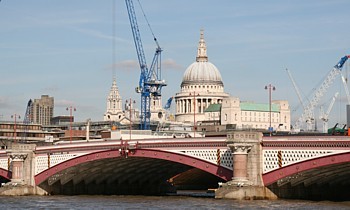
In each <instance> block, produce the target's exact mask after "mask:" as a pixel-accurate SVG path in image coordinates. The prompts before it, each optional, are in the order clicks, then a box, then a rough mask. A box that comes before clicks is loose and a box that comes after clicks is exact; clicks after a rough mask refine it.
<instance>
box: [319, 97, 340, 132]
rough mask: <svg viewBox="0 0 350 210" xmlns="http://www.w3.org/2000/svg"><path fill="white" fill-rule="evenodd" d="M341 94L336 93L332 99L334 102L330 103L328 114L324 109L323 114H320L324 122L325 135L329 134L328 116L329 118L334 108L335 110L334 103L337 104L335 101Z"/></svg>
mask: <svg viewBox="0 0 350 210" xmlns="http://www.w3.org/2000/svg"><path fill="white" fill-rule="evenodd" d="M338 95H339V93H338V92H336V93H335V94H334V96H333V98H332V101H331V102H330V104H329V106H328V109H327V111H326V112H324V111H323V108H322V107H321V114H320V119H321V120H322V121H323V130H322V132H323V133H327V132H328V120H329V119H328V116H329V113H330V112H331V110H332V108H333V105H334V102H335V99H336V98H337V97H338Z"/></svg>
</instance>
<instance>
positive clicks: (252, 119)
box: [175, 30, 291, 131]
mask: <svg viewBox="0 0 350 210" xmlns="http://www.w3.org/2000/svg"><path fill="white" fill-rule="evenodd" d="M175 103H176V113H175V119H176V121H178V122H187V123H191V124H193V125H196V126H197V125H210V124H211V125H213V126H214V125H215V126H217V125H221V127H222V128H224V127H225V128H232V129H262V130H268V129H269V127H272V129H273V130H274V131H290V120H291V119H290V108H289V104H288V101H285V100H275V101H272V103H271V110H270V104H263V103H254V102H243V101H240V99H239V98H238V97H232V96H230V95H229V94H227V93H225V92H224V84H223V81H222V78H221V74H220V72H219V70H218V69H217V68H216V67H215V65H214V64H212V63H210V62H209V61H208V56H207V47H206V43H205V40H204V34H203V30H202V31H201V34H200V40H199V44H198V51H197V57H196V61H195V62H194V63H192V64H191V65H190V66H189V67H188V68H187V69H186V71H185V73H184V75H183V79H182V83H181V91H180V93H177V94H176V96H175ZM270 116H271V120H270ZM225 125H226V126H225Z"/></svg>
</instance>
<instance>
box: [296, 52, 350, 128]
mask: <svg viewBox="0 0 350 210" xmlns="http://www.w3.org/2000/svg"><path fill="white" fill-rule="evenodd" d="M349 57H350V55H346V56H344V57H342V58H341V59H340V61H339V62H338V63H337V64H336V65H335V66H334V67H333V69H332V70H331V71H330V72H329V73H328V75H327V77H326V79H325V80H324V81H323V82H322V84H321V86H320V87H319V88H318V89H317V90H316V91H315V93H314V96H313V97H312V99H311V100H310V102H309V103H308V105H307V106H306V107H305V109H304V111H303V113H302V115H301V116H300V117H299V118H298V120H297V121H296V122H295V124H294V126H293V128H292V132H300V129H301V126H302V123H305V122H306V123H307V130H312V123H313V120H312V119H313V112H314V109H315V107H316V106H317V104H318V102H319V101H320V99H321V98H322V97H323V95H324V94H325V93H326V92H327V90H328V88H329V87H330V86H331V85H332V84H333V82H334V80H335V78H336V76H337V75H338V74H339V73H341V69H342V68H343V65H344V63H345V62H346V61H347V60H348V58H349Z"/></svg>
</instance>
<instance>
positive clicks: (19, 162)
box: [0, 143, 46, 195]
mask: <svg viewBox="0 0 350 210" xmlns="http://www.w3.org/2000/svg"><path fill="white" fill-rule="evenodd" d="M35 147H36V145H35V144H20V143H14V144H12V145H11V147H10V148H9V149H8V150H6V153H7V156H8V163H9V165H8V169H9V171H12V177H11V181H10V182H8V183H6V185H5V187H4V188H2V189H1V190H0V195H34V194H37V195H42V194H46V192H45V191H43V190H42V189H40V188H39V187H37V186H35V181H34V176H35V154H34V151H35Z"/></svg>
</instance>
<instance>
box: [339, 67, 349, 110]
mask: <svg viewBox="0 0 350 210" xmlns="http://www.w3.org/2000/svg"><path fill="white" fill-rule="evenodd" d="M340 76H341V81H342V82H343V86H344V89H345V94H346V99H347V102H348V105H350V93H349V89H348V86H347V84H346V79H345V77H344V75H343V74H342V73H340Z"/></svg>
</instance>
